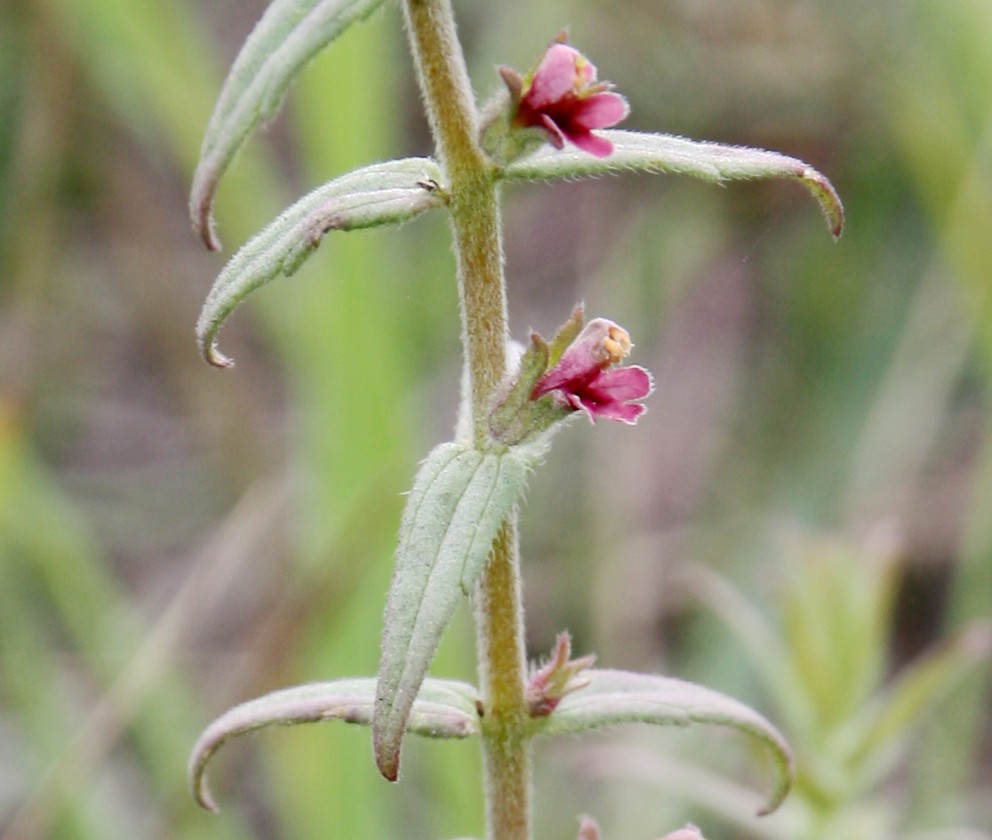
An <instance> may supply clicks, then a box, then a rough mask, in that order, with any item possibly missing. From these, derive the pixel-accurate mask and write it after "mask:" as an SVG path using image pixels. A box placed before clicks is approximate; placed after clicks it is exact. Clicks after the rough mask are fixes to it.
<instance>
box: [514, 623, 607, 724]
mask: <svg viewBox="0 0 992 840" xmlns="http://www.w3.org/2000/svg"><path fill="white" fill-rule="evenodd" d="M571 656H572V637H571V636H569V634H568V633H567V632H564V633H559V634H558V638H557V639H556V640H555V646H554V648H553V650H552V652H551V659H550V660H548V662H546V663H545V664H544V665H542V666H540V667H539V668H535V669H534V670H533V671H532V672H531V675H530V679H528V680H527V705H528V707H529V708H530V716H531V717H546V716H547V715H550V714H551V713H552V712H553V711H554V710H555V708H556V707H557V706H558V704H559V703H560V702H561V699H562V698H563V697H564V696H565V695H566V694H571V693H572V692H573V691H578V690H579V689H580V688H585V687H586V686H587V685H589V678H588V677H586V676H584V675H583V673H582V672H583V671H585V670H586V669H587V668H591V667H592V665H593V663H594V662H595V661H596V657H595V656H593V655H591V654H590V655H588V656H580V657H579V658H578V659H572V658H571Z"/></svg>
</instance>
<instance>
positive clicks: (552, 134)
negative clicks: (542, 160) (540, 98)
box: [540, 114, 565, 149]
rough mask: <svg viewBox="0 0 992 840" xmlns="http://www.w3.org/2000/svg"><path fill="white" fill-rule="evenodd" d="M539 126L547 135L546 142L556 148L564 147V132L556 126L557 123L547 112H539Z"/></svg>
mask: <svg viewBox="0 0 992 840" xmlns="http://www.w3.org/2000/svg"><path fill="white" fill-rule="evenodd" d="M540 127H541V128H543V129H544V133H545V134H546V135H547V137H548V142H549V143H550V144H551V145H552V146H554V147H555V148H556V149H564V148H565V134H564V133H563V132H562V130H561V129H560V128H559V127H558V124H557V123H556V122H555V121H554V120H553V119H551V117H549V116H548V115H547V114H541V125H540Z"/></svg>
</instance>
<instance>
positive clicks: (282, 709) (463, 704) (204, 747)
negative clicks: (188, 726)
mask: <svg viewBox="0 0 992 840" xmlns="http://www.w3.org/2000/svg"><path fill="white" fill-rule="evenodd" d="M374 701H375V680H374V679H372V678H360V679H352V680H335V681H333V682H324V683H310V684H307V685H298V686H294V687H293V688H285V689H282V690H280V691H273V692H272V693H270V694H266V695H264V696H263V697H258V698H256V699H254V700H249V701H248V702H247V703H242V704H241V705H239V706H235V707H234V708H232V709H228V711H226V712H225V713H224V714H222V715H221V716H220V717H219V718H217V719H216V720H215V721H214V722H213V723H211V724H210V725H209V726H208V727H207V728H206V729H205V730H203V733H202V734H201V735H200V737H199V739H198V740H197V742H196V744H195V745H194V747H193V752H192V754H191V755H190V761H189V784H190V788H191V789H192V791H193V796H194V797H195V798H196V801H197V803H199V804H200V805H202V806H203V807H204V808H206V809H207V810H210V811H216V810H218V809H217V805H216V804H215V803H214V801H213V799H212V798H211V796H210V792H209V791H208V790H207V784H206V778H205V774H206V769H207V764H208V762H209V761H210V759H211V758H212V757H213V755H214V753H216V752H217V750H219V749H220V748H221V747H222V746H224V744H226V743H227V742H228V741H230V740H231V739H232V738H235V737H237V736H238V735H244V734H246V733H249V732H254V731H255V730H257V729H262V728H264V727H266V726H273V725H277V724H278V725H282V726H290V725H293V724H300V723H319V722H321V721H325V720H343V721H344V722H345V723H361V724H365V725H368V724H369V723H371V722H372V709H373V705H374ZM477 704H478V694H477V692H476V690H475V688H473V687H472V686H471V685H469V684H468V683H462V682H455V681H454V680H425V681H424V684H423V685H422V686H421V689H420V693H419V694H418V696H417V699H416V700H415V701H414V703H413V707H412V709H411V711H410V716H409V718H408V719H407V722H406V728H407V731H408V732H413V733H414V734H416V735H423V736H425V737H428V738H466V737H468V736H470V735H476V734H478V731H479V713H478V711H477V708H478V705H477Z"/></svg>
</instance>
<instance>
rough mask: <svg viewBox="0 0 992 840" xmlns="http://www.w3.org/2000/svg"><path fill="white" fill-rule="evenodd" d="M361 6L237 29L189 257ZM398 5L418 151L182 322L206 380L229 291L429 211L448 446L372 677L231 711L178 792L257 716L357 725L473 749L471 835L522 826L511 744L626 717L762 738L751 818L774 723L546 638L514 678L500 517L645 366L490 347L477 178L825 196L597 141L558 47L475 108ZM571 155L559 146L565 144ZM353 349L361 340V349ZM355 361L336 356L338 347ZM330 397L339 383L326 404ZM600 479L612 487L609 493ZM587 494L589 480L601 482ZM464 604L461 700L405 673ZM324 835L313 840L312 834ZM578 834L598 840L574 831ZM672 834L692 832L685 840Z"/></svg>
mask: <svg viewBox="0 0 992 840" xmlns="http://www.w3.org/2000/svg"><path fill="white" fill-rule="evenodd" d="M380 4H381V0H307V2H299V1H298V0H276V2H274V3H273V4H272V5H271V6H270V7H269V9H268V11H267V12H266V14H265V15H264V17H263V18H262V20H261V21H260V23H259V24H258V26H257V27H256V29H255V31H254V32H253V33H252V35H251V36H250V37H249V39H248V41H247V43H246V44H245V47H244V49H243V50H242V52H241V54H240V56H239V57H238V59H237V60H236V62H235V64H234V66H233V68H232V70H231V73H230V75H229V77H228V81H227V84H226V85H225V87H224V89H223V91H222V93H221V95H220V99H219V101H218V103H217V106H216V107H215V110H214V114H213V117H212V119H211V121H210V124H209V126H208V128H207V133H206V137H205V139H204V143H203V148H202V153H201V160H200V164H199V166H198V168H197V172H196V175H195V177H194V183H193V189H192V194H191V199H190V210H191V214H192V218H193V222H194V226H195V227H196V229H197V231H198V232H199V233H200V235H201V237H202V239H203V240H204V242H205V244H206V245H207V246H208V247H209V248H211V249H217V248H219V247H220V243H219V241H218V239H217V236H216V233H215V232H214V228H213V221H212V205H213V197H214V194H215V192H216V189H217V185H218V181H219V179H220V177H221V175H222V174H223V172H224V170H225V169H226V168H227V166H228V165H229V163H230V162H231V160H232V158H233V156H234V154H235V152H236V151H237V149H238V148H239V147H240V146H241V144H242V143H243V142H244V140H245V138H246V137H247V136H248V135H249V133H250V132H251V131H252V129H253V128H255V127H256V126H257V125H258V124H259V123H260V122H261V121H263V120H265V119H267V118H269V117H271V116H272V115H273V114H274V113H275V111H276V110H277V109H278V107H279V104H280V102H281V100H282V97H283V94H284V93H285V90H286V88H287V86H288V85H289V84H290V82H291V81H292V80H293V78H294V77H295V76H296V75H297V74H298V73H299V71H300V70H301V68H302V67H303V66H304V65H305V64H306V63H307V62H308V61H309V59H310V58H311V57H313V56H314V55H315V54H316V53H317V52H318V51H320V50H322V49H323V48H324V47H326V46H327V45H328V44H329V43H331V42H332V41H333V40H334V39H335V38H337V36H338V35H340V34H341V33H342V32H343V31H344V30H345V29H346V28H347V27H348V26H349V25H350V24H352V23H354V22H355V21H358V20H361V19H364V18H365V17H367V16H368V15H369V14H371V13H372V12H373V11H374V10H375V9H376V8H377V7H378V6H379V5H380ZM403 10H404V15H405V19H406V24H407V30H408V34H409V38H410V45H411V48H412V52H413V55H414V59H415V64H416V67H417V71H418V80H419V82H420V87H421V93H422V95H423V99H424V103H425V106H426V111H427V116H428V119H429V122H430V126H431V130H432V133H433V136H434V139H435V144H436V158H434V159H431V158H408V159H404V160H393V161H388V162H384V163H377V164H372V165H368V166H364V167H362V168H360V169H357V170H354V171H353V172H351V173H349V174H347V175H343V176H340V177H338V178H336V179H334V180H332V181H330V182H329V183H327V184H325V185H324V186H323V187H321V188H319V189H317V190H315V191H314V192H312V193H310V194H309V195H307V196H306V197H304V198H303V199H301V200H300V201H298V202H297V203H296V204H294V205H293V206H292V207H290V208H289V209H287V210H286V211H284V212H283V213H282V215H280V216H279V218H277V219H276V220H275V221H274V222H273V223H272V224H271V225H269V226H268V227H267V228H265V229H264V230H263V231H262V232H261V233H259V234H258V235H256V236H255V237H254V238H253V239H252V240H250V241H249V242H248V243H247V244H246V245H245V246H244V247H243V248H242V249H241V250H240V251H239V252H238V253H237V254H236V255H235V257H234V258H233V259H232V260H231V261H230V262H229V263H228V265H227V267H226V268H225V269H224V270H223V272H222V273H221V275H220V276H219V278H218V279H217V281H216V282H215V284H214V286H213V288H212V289H211V292H210V294H209V295H208V298H207V302H206V304H205V306H204V308H203V312H202V314H201V317H200V320H199V323H198V326H197V333H198V338H199V342H200V348H201V351H202V353H203V355H204V357H205V358H206V359H207V361H209V362H210V363H211V364H214V365H217V366H220V367H227V366H230V364H231V360H230V359H228V358H227V357H226V356H224V355H223V354H222V353H220V351H219V350H218V348H217V342H216V336H217V332H218V330H219V329H220V327H221V325H222V323H223V322H224V320H225V318H226V317H227V316H228V315H229V314H230V312H231V311H232V310H233V308H234V307H235V306H236V305H237V304H238V303H239V302H240V301H241V300H242V299H243V298H244V297H245V296H246V295H247V294H249V293H250V292H251V291H253V290H254V289H256V288H258V287H259V286H261V285H263V284H265V283H267V282H269V281H270V280H272V279H274V278H275V277H277V276H279V275H291V274H293V273H294V272H295V271H296V270H297V269H298V268H299V266H300V265H301V264H302V263H303V261H304V260H306V259H307V257H308V256H309V255H310V254H311V253H312V252H313V251H314V250H315V249H316V248H317V246H318V245H319V243H320V241H321V239H322V238H323V236H324V235H325V234H327V233H328V232H330V231H335V230H353V229H358V228H368V227H378V226H382V225H389V224H397V223H400V222H404V221H407V220H410V219H412V218H414V217H416V216H419V215H421V214H423V213H425V212H427V211H430V210H444V211H447V213H448V215H449V220H450V224H451V230H452V235H453V239H454V249H455V255H456V260H457V266H458V290H459V295H460V300H461V315H462V338H463V343H464V351H465V371H464V377H463V395H462V404H461V407H460V410H459V417H458V423H457V431H456V438H455V440H454V441H452V442H450V443H445V444H442V445H441V446H438V447H437V448H435V449H434V450H433V451H432V452H431V453H430V454H429V455H428V456H427V459H426V460H425V461H424V463H423V465H422V466H421V469H420V472H419V473H418V475H417V478H416V480H415V482H414V486H413V489H412V491H411V493H410V495H409V497H408V499H407V503H406V511H405V513H404V516H403V522H402V525H401V530H400V538H399V547H398V549H397V553H396V565H395V571H394V575H393V581H392V585H391V588H390V593H389V599H388V603H387V608H386V619H385V628H384V632H383V640H382V658H381V663H380V669H379V676H378V679H376V680H373V679H367V678H358V679H351V678H349V679H343V680H336V681H332V682H328V683H314V684H308V685H304V686H299V687H296V688H290V689H283V690H280V691H276V692H273V693H270V694H267V695H265V696H263V697H261V698H259V699H257V700H254V701H250V702H248V703H245V704H242V705H240V706H237V707H235V708H233V709H231V710H230V711H229V712H227V713H226V714H224V715H222V716H221V717H220V718H218V719H217V720H216V721H215V722H214V723H213V724H211V726H209V727H208V728H207V730H206V731H205V732H204V733H203V735H202V736H201V739H200V741H199V742H198V743H197V745H196V746H195V748H194V751H193V755H192V757H191V762H190V779H191V783H192V786H193V789H194V792H195V795H196V796H197V799H198V800H199V801H200V803H201V804H203V805H204V806H206V807H210V808H212V807H214V805H213V800H212V799H211V798H210V795H209V794H208V792H207V790H206V787H205V778H204V772H205V768H206V764H207V762H208V760H209V759H210V758H211V756H212V755H213V754H214V752H215V751H216V750H217V749H218V748H219V747H220V746H221V745H222V744H224V743H225V742H226V741H227V740H229V739H230V738H231V737H233V736H235V735H238V734H241V733H244V732H248V731H253V730H256V729H259V728H261V727H263V726H266V725H269V724H290V723H303V722H312V721H321V720H328V719H342V720H345V721H347V722H352V723H364V724H370V725H371V727H372V736H373V744H374V752H375V759H376V763H377V765H378V767H379V769H380V772H381V773H382V774H383V775H384V776H385V777H386V778H387V779H390V780H395V779H396V778H397V777H398V774H399V761H400V746H401V742H402V739H403V737H404V734H405V733H406V732H414V733H416V734H420V735H425V736H428V737H433V738H464V737H468V736H478V737H479V738H480V739H481V742H482V745H483V755H484V788H485V794H486V806H487V807H486V816H487V834H488V836H489V837H490V838H492V840H525V838H529V837H530V836H531V834H532V829H531V822H532V808H531V802H530V800H531V783H532V782H531V775H532V771H531V759H530V752H531V742H532V741H533V739H534V738H535V737H536V736H538V735H553V734H560V733H574V732H581V731H586V730H592V729H598V728H602V727H606V726H613V725H616V724H619V723H626V722H640V723H652V724H659V725H681V726H685V725H688V724H690V723H693V722H698V723H711V724H719V725H722V726H727V727H731V728H735V729H738V730H740V731H742V732H744V733H746V734H748V735H750V736H752V737H753V738H755V739H756V740H757V741H758V742H759V743H760V744H762V745H763V746H764V747H765V748H766V749H767V751H768V752H769V753H770V755H771V756H772V758H773V760H774V765H775V767H776V775H777V779H776V783H775V786H774V789H773V791H772V794H771V796H770V799H769V802H768V805H767V806H766V808H765V810H766V811H771V810H774V809H775V808H776V807H778V805H779V804H780V803H781V801H782V799H783V798H784V797H785V795H786V793H787V791H788V788H789V785H790V782H791V776H792V766H791V755H790V751H789V748H788V746H787V745H786V743H785V741H784V739H783V738H782V736H781V735H780V734H779V733H778V731H777V730H776V729H775V728H774V727H773V726H772V725H771V724H770V723H768V722H767V721H766V720H765V719H764V718H762V717H761V716H760V715H758V714H757V713H756V712H754V711H752V710H751V709H749V708H748V707H746V706H744V705H743V704H741V703H739V702H737V701H734V700H732V699H730V698H729V697H726V696H724V695H721V694H718V693H717V692H714V691H712V690H709V689H705V688H703V687H701V686H698V685H694V684H691V683H687V682H684V681H680V680H675V679H672V678H667V677H659V676H648V675H643V674H635V673H629V672H624V671H611V670H599V669H594V668H592V667H591V665H592V657H588V656H586V657H581V658H579V659H574V660H573V659H572V658H571V644H570V639H569V637H568V635H567V634H561V635H559V637H558V642H557V643H556V646H555V649H554V651H553V653H552V656H551V658H550V660H549V662H548V663H547V664H545V665H543V666H541V667H538V668H534V669H532V670H531V671H530V672H529V673H528V671H527V666H526V660H525V652H524V647H523V636H524V629H523V612H522V608H521V600H520V599H521V592H520V559H519V553H518V549H517V538H516V530H517V526H516V517H517V506H518V504H519V502H520V499H521V497H522V494H523V491H524V487H525V484H526V481H527V477H528V475H529V474H530V473H531V472H532V471H533V470H534V469H535V468H536V467H537V466H538V465H539V463H540V461H541V459H542V458H543V456H544V454H545V452H546V451H547V448H548V446H549V444H550V439H551V436H552V435H553V433H554V432H555V431H556V430H557V429H558V428H559V427H561V426H562V425H563V424H564V423H566V422H568V421H569V420H570V419H571V418H572V417H575V416H579V415H583V416H586V417H588V418H589V419H590V420H596V419H597V418H605V419H612V420H617V421H621V422H625V423H629V424H632V423H634V422H635V421H636V420H637V418H638V417H639V416H640V415H641V414H642V413H643V411H644V406H643V405H642V403H641V400H643V399H644V398H645V397H647V396H648V394H649V393H650V391H651V387H652V386H651V378H650V374H648V372H647V371H646V370H644V369H643V368H640V367H637V366H623V365H622V364H621V363H622V362H623V360H624V359H625V358H626V356H627V355H628V353H629V352H630V350H631V347H632V345H631V342H630V338H629V336H628V334H627V332H626V331H625V330H624V329H623V328H622V327H620V326H619V325H617V324H615V323H613V322H611V321H609V320H607V319H603V318H594V319H592V320H591V321H589V322H588V323H586V321H585V316H584V312H583V310H582V308H581V307H578V308H576V309H575V310H574V311H573V313H572V316H571V317H570V318H569V319H568V320H567V321H566V322H565V323H564V324H563V326H562V327H561V328H560V329H559V330H558V332H557V333H556V334H555V336H554V337H553V338H552V339H551V340H550V341H545V340H544V339H543V338H541V337H540V336H539V335H537V334H536V333H535V334H532V336H531V339H530V344H529V346H528V347H527V348H526V349H521V350H520V351H519V352H517V351H515V350H514V349H513V346H512V345H511V344H510V343H509V340H508V335H509V331H508V326H507V314H506V309H507V304H506V280H505V277H504V272H503V251H502V242H501V237H502V234H501V226H500V208H499V186H500V184H501V182H505V181H514V180H548V179H553V178H575V177H579V176H593V175H600V174H605V173H610V172H619V171H624V170H629V171H644V172H669V173H677V174H687V175H692V176H695V177H699V178H703V179H706V180H710V181H714V182H722V181H725V180H732V179H754V178H791V179H794V180H798V181H799V182H801V183H803V184H804V185H805V186H807V187H808V188H809V189H810V191H811V192H812V193H813V195H814V196H815V197H816V198H817V199H818V200H819V201H820V204H821V206H822V208H823V210H824V212H825V215H826V217H827V220H828V223H829V226H830V229H831V231H832V232H833V234H834V236H839V235H840V232H841V228H842V225H843V211H842V208H841V204H840V201H839V199H838V198H837V196H836V194H835V192H834V190H833V188H832V187H831V185H830V183H829V182H828V181H827V180H826V179H825V178H824V177H823V176H822V175H820V173H818V172H817V171H816V170H814V169H813V168H811V167H809V166H808V165H806V164H804V163H802V162H801V161H798V160H795V159H793V158H788V157H785V156H783V155H779V154H775V153H772V152H766V151H761V150H755V149H748V148H740V147H728V146H721V145H717V144H710V143H698V142H694V141H689V140H685V139H682V138H677V137H672V136H667V135H657V134H642V133H636V132H628V131H618V130H611V127H612V126H613V125H615V124H616V123H617V122H619V121H620V120H621V119H623V118H624V117H625V116H626V114H627V111H628V108H627V103H626V101H625V99H624V98H623V97H621V96H620V95H619V94H617V93H615V92H613V91H612V90H611V89H610V86H609V85H608V84H606V83H604V82H600V81H599V80H598V78H597V74H596V69H595V67H594V66H593V65H592V63H591V62H589V60H588V59H586V58H585V57H584V56H583V55H582V54H581V53H579V52H578V51H576V50H574V49H573V48H572V47H570V46H568V45H567V44H566V43H565V42H564V39H563V38H562V37H559V39H557V40H556V41H555V42H553V43H552V44H551V45H550V46H549V47H548V49H547V51H546V53H545V54H544V56H543V57H542V58H541V60H540V61H539V62H538V63H537V65H536V67H535V69H534V70H533V71H531V72H530V73H528V74H526V75H523V76H522V75H520V74H518V73H516V72H515V71H513V70H510V69H507V68H502V69H501V71H500V74H501V76H502V79H503V82H504V84H505V90H503V91H502V92H501V93H500V94H498V95H497V96H495V97H494V98H493V99H492V100H491V101H490V103H489V104H488V105H487V106H485V107H484V108H482V109H479V108H477V106H476V103H475V100H474V97H473V95H472V92H471V85H470V83H469V80H468V76H467V71H466V68H465V63H464V57H463V55H462V51H461V47H460V44H459V42H458V39H457V36H456V33H455V25H454V20H453V17H452V12H451V8H450V4H449V3H448V1H447V0H405V2H404V3H403ZM573 147H574V148H573ZM368 340H369V341H375V340H377V339H376V337H375V336H372V335H370V336H368ZM360 350H361V348H342V352H354V351H357V352H358V353H360ZM340 399H341V400H342V402H343V403H345V404H348V403H352V402H357V401H360V400H361V399H362V394H361V392H360V389H358V388H356V389H355V390H354V391H352V392H349V393H342V394H341V395H340ZM610 480H613V479H610ZM606 483H607V487H608V485H609V481H607V482H606ZM466 596H468V597H470V598H471V601H472V604H473V607H474V613H475V621H476V646H477V654H478V672H479V679H480V682H481V686H480V688H479V689H476V688H475V687H473V686H471V685H469V684H467V683H463V682H456V681H451V680H440V679H433V678H429V677H427V673H428V670H429V668H430V665H431V662H432V660H433V659H434V656H435V654H436V652H437V649H438V646H439V644H440V640H441V636H442V634H443V632H444V630H445V629H446V627H447V626H448V624H449V623H450V622H451V620H452V618H453V616H454V614H455V612H456V609H457V608H458V606H459V604H460V603H461V602H462V601H463V600H464V598H465V597H466ZM330 828H332V829H333V826H331V827H330ZM579 836H580V837H582V838H586V840H589V839H590V838H594V837H597V836H598V829H597V828H596V825H595V822H594V821H593V820H591V819H590V818H585V819H584V820H583V821H582V824H581V826H580V835H579ZM672 836H673V838H674V837H679V838H683V837H686V838H688V837H698V836H699V833H698V830H697V829H695V828H691V827H689V828H686V829H680V830H678V831H676V832H674V834H673V835H672Z"/></svg>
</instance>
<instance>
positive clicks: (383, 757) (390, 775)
mask: <svg viewBox="0 0 992 840" xmlns="http://www.w3.org/2000/svg"><path fill="white" fill-rule="evenodd" d="M372 730H373V731H372V744H373V749H374V750H375V766H376V767H378V768H379V772H380V773H381V774H382V777H383V778H384V779H385V780H386V781H387V782H395V781H396V780H397V779H398V778H399V775H400V745H399V743H398V742H397V741H396V739H395V738H393V737H390V736H389V735H388V734H387V733H381V732H378V731H376V728H375V723H374V722H373V724H372Z"/></svg>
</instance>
